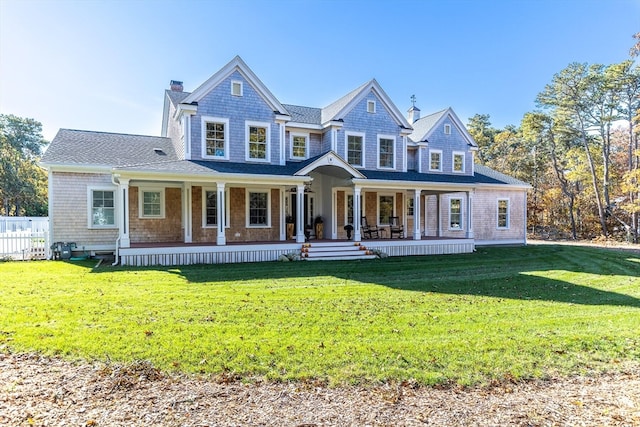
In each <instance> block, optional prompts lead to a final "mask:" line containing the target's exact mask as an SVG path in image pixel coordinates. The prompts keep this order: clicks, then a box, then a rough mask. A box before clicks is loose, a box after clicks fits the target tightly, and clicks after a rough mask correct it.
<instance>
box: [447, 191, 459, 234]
mask: <svg viewBox="0 0 640 427" xmlns="http://www.w3.org/2000/svg"><path fill="white" fill-rule="evenodd" d="M449 229H451V230H462V199H449Z"/></svg>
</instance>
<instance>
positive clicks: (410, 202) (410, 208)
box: [407, 197, 414, 216]
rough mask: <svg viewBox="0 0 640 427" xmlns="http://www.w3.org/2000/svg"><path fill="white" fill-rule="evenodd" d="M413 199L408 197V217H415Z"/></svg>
mask: <svg viewBox="0 0 640 427" xmlns="http://www.w3.org/2000/svg"><path fill="white" fill-rule="evenodd" d="M413 200H414V199H413V197H407V216H413V203H414V202H413Z"/></svg>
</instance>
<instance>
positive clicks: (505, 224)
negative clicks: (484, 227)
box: [498, 199, 509, 228]
mask: <svg viewBox="0 0 640 427" xmlns="http://www.w3.org/2000/svg"><path fill="white" fill-rule="evenodd" d="M498 228H509V199H498Z"/></svg>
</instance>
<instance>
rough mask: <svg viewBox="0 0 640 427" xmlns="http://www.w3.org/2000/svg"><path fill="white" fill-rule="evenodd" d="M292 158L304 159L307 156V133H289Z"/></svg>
mask: <svg viewBox="0 0 640 427" xmlns="http://www.w3.org/2000/svg"><path fill="white" fill-rule="evenodd" d="M289 138H290V141H289V145H290V146H291V158H292V159H306V158H307V157H309V134H308V133H293V132H292V133H291V134H290V135H289Z"/></svg>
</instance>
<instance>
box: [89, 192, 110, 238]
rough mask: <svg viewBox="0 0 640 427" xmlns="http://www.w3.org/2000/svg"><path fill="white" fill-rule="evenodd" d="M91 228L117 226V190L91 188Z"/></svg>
mask: <svg viewBox="0 0 640 427" xmlns="http://www.w3.org/2000/svg"><path fill="white" fill-rule="evenodd" d="M88 192H89V194H88V196H89V206H90V208H89V228H112V227H115V226H116V206H115V194H116V193H115V190H112V189H101V188H100V189H99V188H89V190H88Z"/></svg>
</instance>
